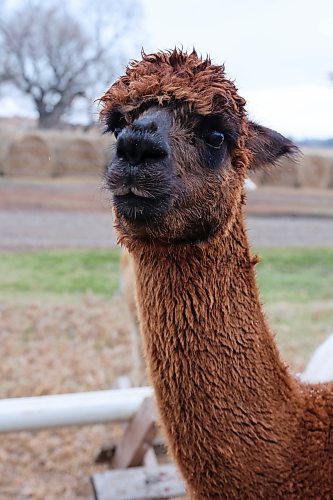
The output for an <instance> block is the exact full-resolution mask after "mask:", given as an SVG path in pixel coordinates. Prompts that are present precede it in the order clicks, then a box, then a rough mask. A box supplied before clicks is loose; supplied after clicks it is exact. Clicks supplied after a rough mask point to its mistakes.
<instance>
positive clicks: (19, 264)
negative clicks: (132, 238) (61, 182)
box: [0, 248, 333, 304]
mask: <svg viewBox="0 0 333 500" xmlns="http://www.w3.org/2000/svg"><path fill="white" fill-rule="evenodd" d="M257 253H258V255H259V256H260V257H261V262H260V264H259V265H258V266H257V273H258V279H259V283H260V289H261V295H262V298H263V301H264V302H265V303H268V304H269V303H275V302H277V301H290V302H293V303H297V304H303V303H307V302H310V301H322V300H323V301H325V300H329V299H333V248H323V249H257ZM119 257H120V251H119V250H118V249H116V250H74V251H73V250H63V251H61V250H52V251H39V252H24V253H12V252H10V253H9V252H8V253H7V252H2V253H1V254H0V298H4V297H6V298H8V297H11V298H16V299H27V298H29V297H38V296H43V297H44V298H45V297H50V298H54V299H57V300H58V299H61V297H62V296H64V295H65V296H66V297H68V296H69V295H70V296H73V297H75V296H77V297H78V296H80V295H82V294H85V293H86V292H91V293H93V294H96V295H98V296H101V297H103V298H106V299H108V298H109V299H110V298H111V297H112V295H113V293H114V291H115V290H116V289H117V287H118V280H119Z"/></svg>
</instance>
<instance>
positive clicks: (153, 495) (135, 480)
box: [91, 464, 186, 500]
mask: <svg viewBox="0 0 333 500" xmlns="http://www.w3.org/2000/svg"><path fill="white" fill-rule="evenodd" d="M91 482H92V485H93V489H94V494H95V499H96V500H139V499H158V498H174V497H182V496H185V494H186V492H185V486H184V483H183V482H182V480H181V479H180V477H179V474H178V472H177V469H176V466H175V465H174V464H164V465H158V466H157V467H132V468H130V469H117V470H112V471H105V472H100V473H98V474H94V475H93V476H92V478H91Z"/></svg>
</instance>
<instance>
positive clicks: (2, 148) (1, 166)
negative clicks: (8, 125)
mask: <svg viewBox="0 0 333 500" xmlns="http://www.w3.org/2000/svg"><path fill="white" fill-rule="evenodd" d="M18 136H19V134H18V133H17V132H15V131H12V130H6V131H3V130H1V131H0V175H5V173H6V166H5V165H6V160H7V155H8V150H9V148H10V145H11V144H12V142H14V141H15V140H16V139H17V137H18Z"/></svg>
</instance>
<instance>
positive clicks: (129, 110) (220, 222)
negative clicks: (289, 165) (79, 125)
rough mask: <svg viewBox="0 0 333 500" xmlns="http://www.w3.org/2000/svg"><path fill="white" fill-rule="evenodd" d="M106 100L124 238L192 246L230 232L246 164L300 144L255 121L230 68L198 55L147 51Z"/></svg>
mask: <svg viewBox="0 0 333 500" xmlns="http://www.w3.org/2000/svg"><path fill="white" fill-rule="evenodd" d="M101 102H102V104H103V109H102V111H101V119H102V121H103V122H104V123H105V125H106V129H107V131H109V132H111V133H114V134H115V136H116V140H117V142H116V151H115V155H114V158H113V160H112V161H111V163H110V165H109V168H108V172H107V175H106V180H107V184H108V186H109V188H110V191H111V193H112V197H113V205H114V211H115V215H116V225H117V227H118V230H119V232H120V236H121V237H122V239H123V241H124V242H126V241H129V242H131V241H132V242H134V241H137V240H141V241H145V242H149V241H150V242H153V243H154V244H156V243H157V242H163V243H174V242H186V243H193V242H198V241H204V240H207V239H209V238H210V237H212V236H214V235H215V234H216V233H217V232H218V231H224V232H226V231H227V230H228V228H229V227H230V226H231V224H232V222H233V220H234V216H235V214H236V212H237V208H238V206H239V205H240V204H241V203H242V200H243V196H242V190H243V181H244V177H245V175H246V172H247V170H248V169H249V168H258V167H260V166H261V165H263V164H266V163H273V162H274V161H276V160H277V159H278V158H279V157H281V156H282V155H285V154H290V153H291V152H292V150H293V145H292V143H291V142H290V141H288V140H287V139H285V138H284V137H282V136H281V135H280V134H277V133H276V132H274V131H272V130H269V129H266V128H264V127H261V126H259V125H256V124H254V123H252V122H250V121H249V120H248V119H247V116H246V112H245V100H244V99H243V98H242V97H240V96H239V95H238V93H237V89H236V87H235V85H234V84H233V82H231V81H230V80H228V79H227V78H226V76H225V73H224V67H223V66H216V65H213V64H212V63H211V61H210V59H209V58H207V59H205V60H203V59H202V58H200V57H198V56H197V54H196V52H192V53H191V54H187V53H184V52H182V51H178V50H174V51H172V52H159V53H157V54H150V55H145V54H144V55H143V59H142V61H139V62H133V63H131V64H130V65H129V67H128V68H127V71H126V74H125V75H124V76H123V77H121V78H120V79H119V80H118V81H117V82H115V83H114V84H113V85H112V86H111V87H110V89H109V90H108V91H107V92H106V93H105V95H104V96H103V97H102V98H101Z"/></svg>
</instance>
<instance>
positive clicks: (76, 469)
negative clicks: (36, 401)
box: [0, 295, 133, 500]
mask: <svg viewBox="0 0 333 500" xmlns="http://www.w3.org/2000/svg"><path fill="white" fill-rule="evenodd" d="M127 315H128V311H127V309H126V306H125V305H124V304H123V303H122V302H121V301H120V299H119V297H115V298H114V299H113V300H112V302H111V303H110V302H108V301H106V300H103V299H101V298H97V297H96V296H93V295H86V296H84V297H83V298H82V300H81V301H79V302H78V303H76V304H75V303H70V304H68V303H59V302H58V303H52V302H51V303H48V304H45V303H43V302H42V301H34V302H32V303H28V304H27V303H17V301H16V302H15V303H10V302H7V303H6V302H3V303H2V305H1V308H0V331H1V353H2V364H1V385H0V397H1V398H4V397H14V396H32V395H43V394H54V393H65V392H79V391H87V390H99V389H106V388H110V387H111V386H112V384H113V382H114V381H115V379H116V378H117V377H118V376H120V375H123V374H126V373H129V372H130V371H131V368H132V359H133V353H132V345H131V342H130V333H129V331H128V326H127ZM120 431H121V429H120V427H119V425H111V424H109V425H94V426H88V427H82V428H76V427H72V428H67V429H53V430H52V429H51V430H45V431H40V432H23V433H14V434H8V435H2V436H1V437H0V492H1V495H0V497H1V498H6V499H9V498H12V499H26V498H33V499H40V500H42V499H43V500H44V499H59V498H62V499H73V498H89V497H91V489H90V485H89V475H91V474H92V473H93V472H94V471H96V470H101V466H97V465H94V458H95V456H96V454H97V452H98V451H99V449H100V448H101V447H102V445H104V444H105V443H108V442H109V441H110V440H111V439H112V437H115V436H117V435H119V433H120Z"/></svg>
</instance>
